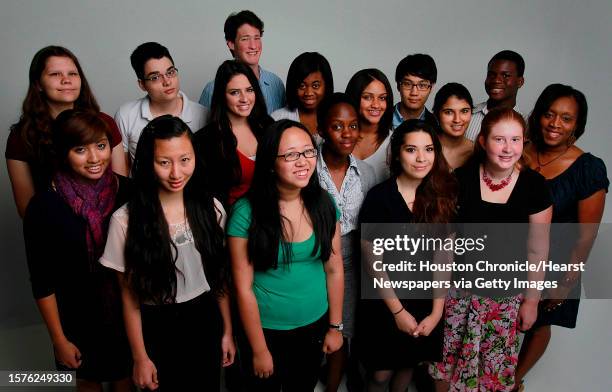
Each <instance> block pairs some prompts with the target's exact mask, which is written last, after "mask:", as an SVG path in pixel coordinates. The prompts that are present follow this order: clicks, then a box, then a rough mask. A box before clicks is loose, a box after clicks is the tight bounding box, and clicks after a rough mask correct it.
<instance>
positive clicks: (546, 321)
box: [516, 84, 610, 380]
mask: <svg viewBox="0 0 612 392" xmlns="http://www.w3.org/2000/svg"><path fill="white" fill-rule="evenodd" d="M587 108H588V107H587V102H586V98H585V97H584V95H583V94H582V93H581V92H580V91H578V90H576V89H574V88H572V87H571V86H566V85H562V84H551V85H550V86H548V87H546V88H545V89H544V91H543V92H542V94H540V97H539V98H538V100H537V102H536V104H535V107H534V109H533V111H532V112H531V116H530V117H529V133H530V136H531V141H532V143H531V144H530V145H529V146H528V147H527V149H526V152H527V156H528V157H529V158H530V166H531V168H532V169H534V170H536V171H538V172H540V173H541V174H542V175H543V176H544V177H545V178H546V183H547V184H548V186H549V188H550V191H551V196H552V200H553V217H552V222H553V223H557V224H556V225H554V226H553V230H552V245H551V248H550V250H551V252H550V255H549V259H550V260H552V261H553V262H555V263H558V264H565V263H571V262H572V261H573V260H586V259H587V256H588V254H589V251H590V250H591V246H592V245H593V241H594V240H595V236H596V235H597V228H598V226H599V223H600V222H601V217H602V215H603V211H604V206H605V202H606V192H607V191H608V185H609V184H610V181H609V180H608V177H607V174H606V166H605V164H604V163H603V161H602V160H601V159H599V158H597V157H595V156H593V155H591V154H590V153H588V152H586V153H585V152H584V151H582V150H581V149H580V148H578V147H577V146H576V145H575V144H574V143H575V142H576V140H577V139H578V138H579V137H580V136H582V134H583V133H584V129H585V125H586V120H587ZM564 223H565V225H564ZM575 223H585V224H584V225H580V226H579V227H578V225H575ZM577 228H579V229H580V231H579V232H577V231H575V229H577ZM572 238H573V239H574V240H573V241H569V240H570V239H572ZM568 255H569V257H568ZM547 279H555V280H558V281H560V282H561V284H560V286H559V287H558V288H557V289H551V290H549V291H548V293H547V295H546V299H544V300H543V301H541V302H540V312H539V314H538V320H537V322H536V324H535V326H534V328H532V329H531V330H530V331H529V332H528V333H527V334H526V335H525V340H524V342H523V346H522V347H521V353H520V355H519V363H518V367H517V371H516V378H517V380H522V379H523V377H524V376H525V374H526V373H527V372H528V371H529V369H531V367H532V366H533V365H535V363H536V362H537V361H538V359H540V357H541V356H542V354H544V351H545V350H546V347H547V346H548V342H549V341H550V335H551V328H550V326H551V325H558V326H561V327H566V328H574V327H575V326H576V317H577V316H578V305H579V302H580V299H579V297H580V272H563V273H561V274H560V275H558V276H549V277H547Z"/></svg>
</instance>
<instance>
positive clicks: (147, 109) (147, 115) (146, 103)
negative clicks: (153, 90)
mask: <svg viewBox="0 0 612 392" xmlns="http://www.w3.org/2000/svg"><path fill="white" fill-rule="evenodd" d="M178 95H179V96H180V97H181V98H183V110H182V111H181V115H180V118H181V120H183V121H184V122H185V123H187V124H189V123H190V122H191V117H192V116H191V115H190V105H189V98H187V95H185V93H184V92H182V91H180V90H179V92H178ZM140 115H141V116H142V118H144V119H146V120H147V121H151V120H153V119H154V118H155V117H153V114H151V101H150V99H149V96H148V95H147V96H146V97H144V98H143V99H142V102H141V104H140Z"/></svg>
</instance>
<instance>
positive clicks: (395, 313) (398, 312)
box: [393, 306, 404, 316]
mask: <svg viewBox="0 0 612 392" xmlns="http://www.w3.org/2000/svg"><path fill="white" fill-rule="evenodd" d="M402 310H404V307H403V306H402V308H401V309H400V310H398V311H397V312H393V315H394V316H397V315H398V314H400V313H402Z"/></svg>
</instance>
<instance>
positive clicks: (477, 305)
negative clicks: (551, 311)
mask: <svg viewBox="0 0 612 392" xmlns="http://www.w3.org/2000/svg"><path fill="white" fill-rule="evenodd" d="M522 298H523V296H522V294H520V295H517V296H513V297H506V298H497V299H493V298H488V297H480V296H478V295H475V294H470V293H465V292H462V291H458V290H451V291H450V292H449V295H448V297H447V299H446V304H445V318H444V348H443V352H442V358H443V359H442V362H437V363H433V364H432V365H431V366H430V368H429V373H430V374H431V376H432V377H433V378H434V379H436V380H444V381H446V382H448V383H450V390H449V391H451V392H459V391H461V392H464V391H469V392H485V391H486V392H490V391H511V390H512V388H513V387H514V371H515V367H516V363H517V360H518V348H519V337H518V334H517V332H518V325H517V319H518V310H519V306H520V305H521V301H522Z"/></svg>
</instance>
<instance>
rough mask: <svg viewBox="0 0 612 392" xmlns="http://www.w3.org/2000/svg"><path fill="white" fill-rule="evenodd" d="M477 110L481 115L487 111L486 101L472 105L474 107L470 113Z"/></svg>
mask: <svg viewBox="0 0 612 392" xmlns="http://www.w3.org/2000/svg"><path fill="white" fill-rule="evenodd" d="M478 112H480V113H482V114H483V115H486V114H487V113H489V109H487V101H484V102H481V103H479V104H478V105H476V106H474V109H472V114H476V113H478Z"/></svg>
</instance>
